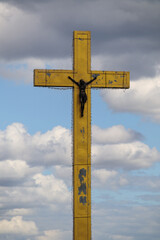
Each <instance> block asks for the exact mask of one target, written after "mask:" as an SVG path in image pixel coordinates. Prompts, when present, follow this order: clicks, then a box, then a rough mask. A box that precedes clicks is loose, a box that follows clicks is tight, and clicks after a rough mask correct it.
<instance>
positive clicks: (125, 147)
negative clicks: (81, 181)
mask: <svg viewBox="0 0 160 240" xmlns="http://www.w3.org/2000/svg"><path fill="white" fill-rule="evenodd" d="M140 139H142V135H141V134H140V133H138V132H135V131H133V130H131V129H128V130H126V129H125V128H124V127H123V126H121V125H118V126H113V127H111V128H108V129H101V128H99V127H97V126H93V145H92V160H93V164H95V165H96V166H97V167H98V166H101V167H102V166H103V167H104V168H105V167H106V168H112V169H117V168H122V169H126V170H134V169H141V168H149V167H150V166H152V164H154V163H155V162H158V161H159V157H160V153H159V152H158V150H157V149H156V148H152V149H151V148H150V147H149V146H148V145H146V144H144V143H143V142H141V141H139V140H140Z"/></svg>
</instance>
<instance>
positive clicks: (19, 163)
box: [0, 0, 160, 240]
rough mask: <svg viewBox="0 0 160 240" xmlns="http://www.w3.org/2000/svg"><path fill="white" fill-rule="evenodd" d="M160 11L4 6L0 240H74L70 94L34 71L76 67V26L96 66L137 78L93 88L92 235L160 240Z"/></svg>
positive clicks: (9, 2) (102, 3)
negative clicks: (37, 78)
mask: <svg viewBox="0 0 160 240" xmlns="http://www.w3.org/2000/svg"><path fill="white" fill-rule="evenodd" d="M88 9H89V10H88ZM159 11H160V2H159V1H156V0H155V1H153V0H152V1H150V0H143V1H138V0H132V1H131V0H127V1H126V0H122V1H118V0H112V1H111V0H107V1H106V0H98V1H97V0H94V1H90V0H86V1H79V2H78V1H71V0H66V1H64V0H54V1H51V0H46V1H45V2H44V1H41V0H38V1H36V0H32V1H31V0H29V1H23V0H22V1H18V0H5V1H2V0H1V1H0V31H1V34H0V46H1V47H0V111H1V117H0V240H1V239H3V240H19V239H20V240H51V239H54V240H57V239H58V240H59V239H60V240H64V239H65V240H69V239H71V238H72V167H71V166H72V89H65V90H60V89H55V88H53V89H51V88H50V89H49V88H38V87H33V69H37V68H43V69H44V68H50V69H72V33H73V31H74V30H84V31H85V30H87V31H91V37H92V38H91V46H92V69H94V70H108V71H114V70H116V71H123V70H124V71H130V76H131V86H130V89H128V90H120V89H119V90H113V89H107V90H92V237H93V239H94V240H97V239H98V240H105V239H109V240H122V239H123V240H149V239H154V240H159V237H160V231H159V224H160V217H159V215H160V214H159V212H160V204H159V202H160V192H159V189H160V146H159V135H160V127H159V125H160V102H159V96H160V57H159V56H160V44H159V43H160V35H159V23H160V17H159Z"/></svg>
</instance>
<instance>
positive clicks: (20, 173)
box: [0, 160, 42, 184]
mask: <svg viewBox="0 0 160 240" xmlns="http://www.w3.org/2000/svg"><path fill="white" fill-rule="evenodd" d="M40 170H42V168H37V167H32V168H31V167H29V166H28V165H27V163H26V162H25V161H21V160H14V161H13V160H6V161H1V162H0V182H1V184H2V183H3V181H5V180H6V181H7V182H9V181H16V180H19V181H20V180H21V181H22V180H23V178H26V177H29V176H31V175H33V174H35V173H36V172H39V171H40Z"/></svg>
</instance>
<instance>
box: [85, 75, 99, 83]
mask: <svg viewBox="0 0 160 240" xmlns="http://www.w3.org/2000/svg"><path fill="white" fill-rule="evenodd" d="M96 79H97V76H96V77H94V78H93V79H92V80H90V81H89V82H87V83H86V85H88V84H90V83H92V82H93V81H94V80H96Z"/></svg>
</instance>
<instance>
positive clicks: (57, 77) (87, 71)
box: [34, 31, 129, 240]
mask: <svg viewBox="0 0 160 240" xmlns="http://www.w3.org/2000/svg"><path fill="white" fill-rule="evenodd" d="M68 76H70V77H71V78H72V79H74V80H75V81H76V82H79V81H80V79H83V80H84V81H85V82H88V81H90V80H91V79H93V78H94V77H95V76H97V79H96V80H95V81H93V82H92V83H91V84H89V85H87V86H86V89H85V91H86V94H87V101H86V103H85V106H84V114H83V117H82V116H81V103H80V99H79V91H80V89H79V87H78V86H77V84H75V83H74V82H72V81H71V80H70V79H69V78H68ZM34 86H36V87H72V88H73V115H74V116H73V239H74V240H90V239H91V88H129V72H113V71H109V72H108V71H94V70H91V33H90V32H89V31H74V32H73V70H46V69H45V70H44V69H43V70H42V69H35V70H34Z"/></svg>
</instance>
